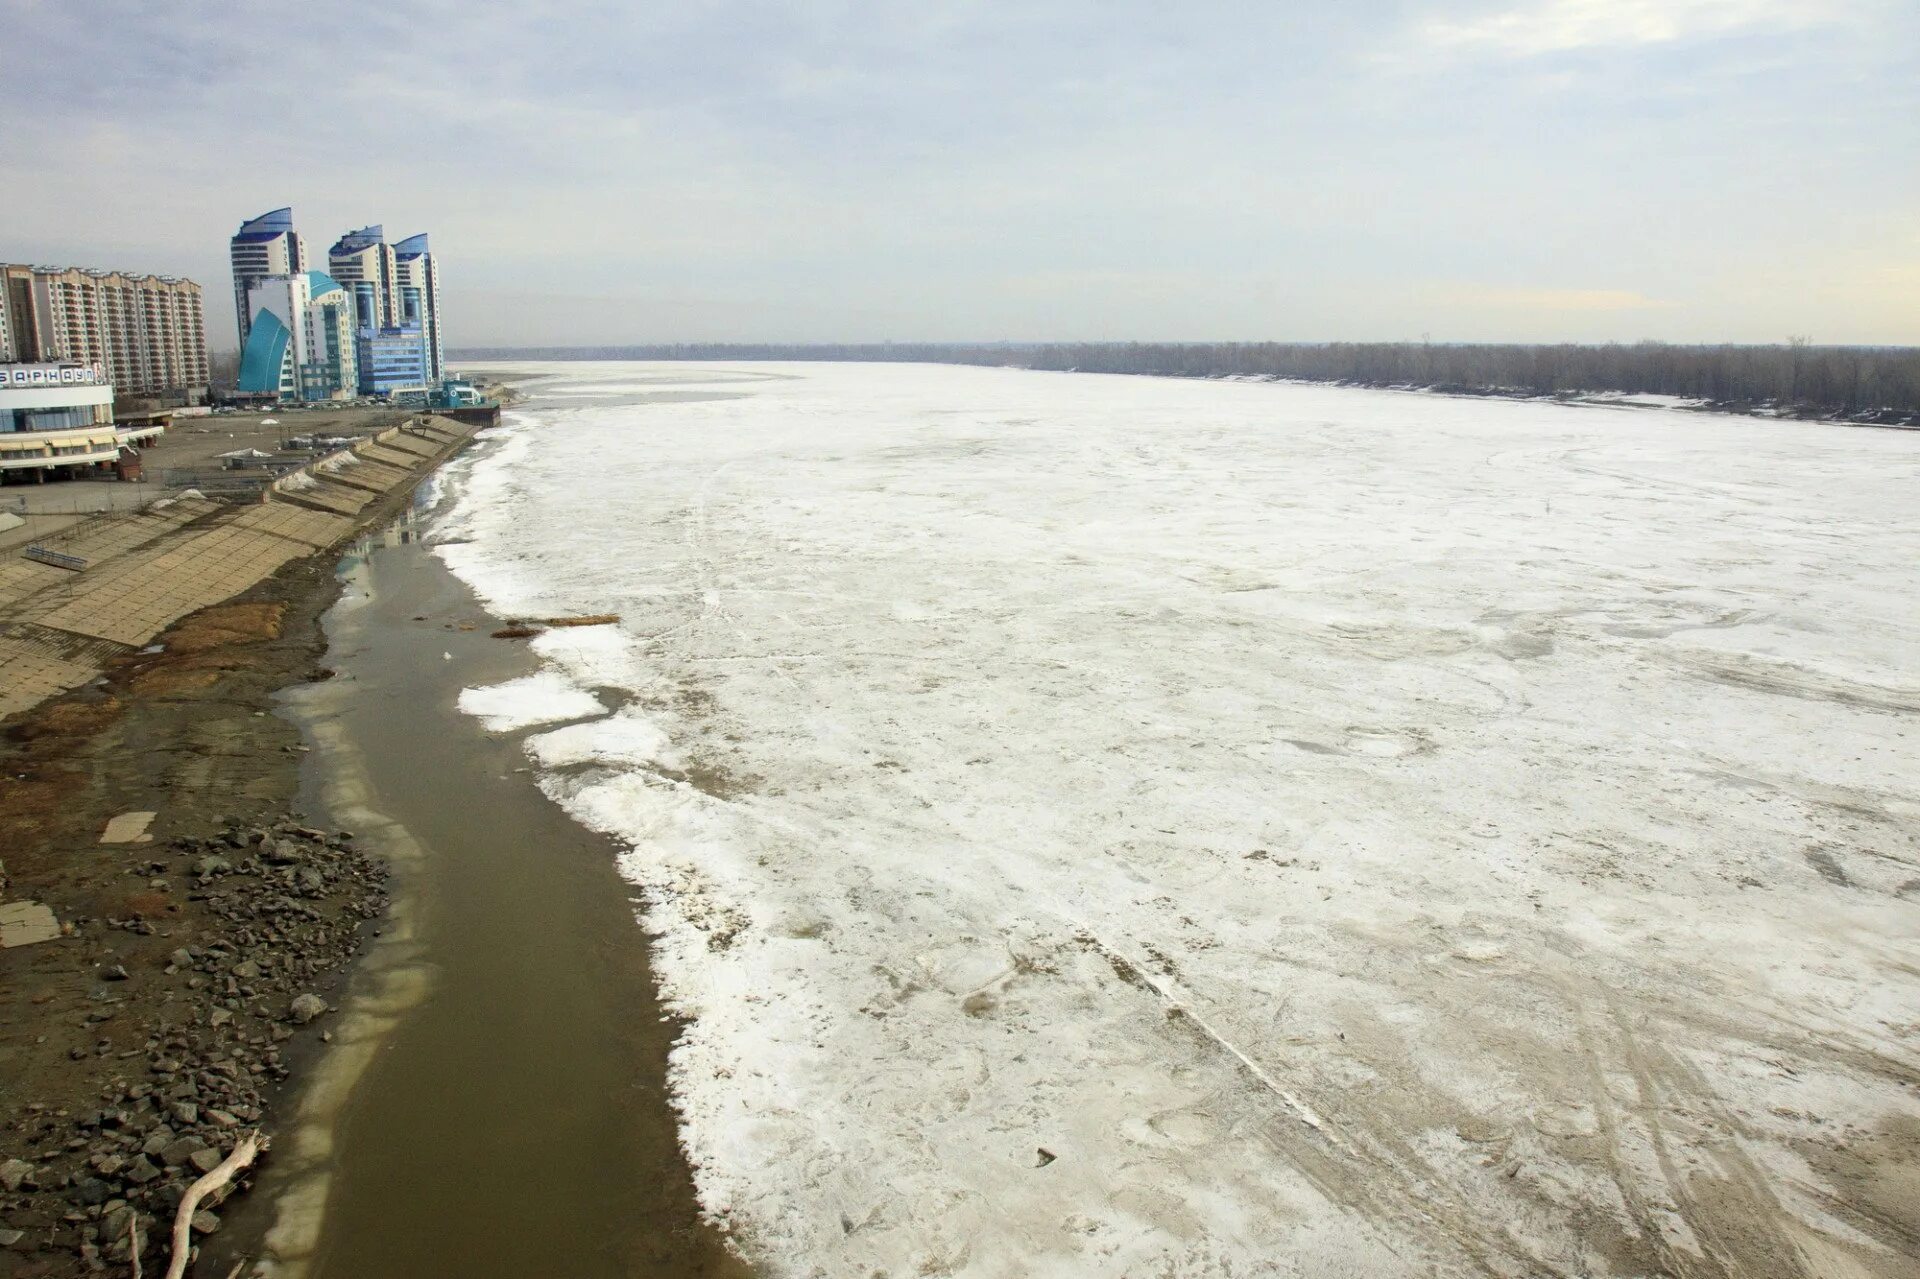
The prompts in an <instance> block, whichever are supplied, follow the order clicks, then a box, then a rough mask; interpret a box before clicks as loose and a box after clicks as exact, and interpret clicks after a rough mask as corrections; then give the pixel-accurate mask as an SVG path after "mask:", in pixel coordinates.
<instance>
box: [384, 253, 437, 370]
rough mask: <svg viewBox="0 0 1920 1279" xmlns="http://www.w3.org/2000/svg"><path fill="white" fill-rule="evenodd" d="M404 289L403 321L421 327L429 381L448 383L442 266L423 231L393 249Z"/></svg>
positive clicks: (401, 317) (401, 307)
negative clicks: (442, 332) (442, 318)
mask: <svg viewBox="0 0 1920 1279" xmlns="http://www.w3.org/2000/svg"><path fill="white" fill-rule="evenodd" d="M393 252H394V258H395V263H396V269H397V272H398V274H397V277H396V278H397V279H398V281H399V286H400V320H401V323H403V324H418V325H419V326H420V329H421V333H422V335H423V340H424V341H425V343H426V348H427V381H428V382H429V383H430V384H433V385H436V386H437V385H438V384H439V383H440V382H442V381H443V380H445V378H446V376H447V371H446V346H445V343H444V342H442V340H441V337H440V265H439V263H438V262H437V261H435V259H434V256H433V250H432V248H430V247H429V246H428V244H427V236H426V233H425V232H424V231H423V232H421V233H420V234H419V235H410V236H408V237H407V238H406V239H404V240H402V241H400V243H398V244H396V245H394V246H393Z"/></svg>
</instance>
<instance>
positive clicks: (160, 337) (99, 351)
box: [0, 263, 207, 403]
mask: <svg viewBox="0 0 1920 1279" xmlns="http://www.w3.org/2000/svg"><path fill="white" fill-rule="evenodd" d="M0 361H13V362H27V363H32V362H43V363H66V364H74V365H82V366H91V365H95V364H98V365H100V366H102V367H103V368H105V369H106V372H107V377H108V378H109V379H110V380H111V381H112V384H113V386H114V388H115V389H116V390H117V391H118V392H119V393H120V394H121V395H122V396H130V395H137V396H160V395H169V394H171V395H174V396H176V397H177V402H181V403H198V402H199V401H201V400H203V399H204V398H205V397H206V390H207V338H206V330H205V317H204V312H203V308H202V305H201V298H200V286H199V285H198V284H195V283H194V282H193V281H192V280H183V279H179V278H177V277H175V276H171V275H137V274H134V273H131V272H126V271H98V270H94V269H92V268H90V267H51V266H24V265H19V264H12V263H0Z"/></svg>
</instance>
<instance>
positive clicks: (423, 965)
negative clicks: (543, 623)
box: [203, 520, 747, 1279]
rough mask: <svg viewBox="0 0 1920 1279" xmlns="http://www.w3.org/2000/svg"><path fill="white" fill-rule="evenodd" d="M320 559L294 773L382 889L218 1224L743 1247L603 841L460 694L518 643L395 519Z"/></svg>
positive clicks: (383, 1259) (508, 669)
mask: <svg viewBox="0 0 1920 1279" xmlns="http://www.w3.org/2000/svg"><path fill="white" fill-rule="evenodd" d="M341 573H342V575H343V576H344V578H345V579H346V592H345V594H344V596H343V598H342V602H341V603H340V604H339V605H337V606H336V607H335V608H334V610H333V611H332V613H331V614H329V616H328V619H327V627H328V639H329V650H328V655H327V658H326V659H325V660H326V663H327V664H328V665H329V666H331V667H332V668H333V669H334V670H335V672H336V673H337V674H336V677H335V678H334V679H332V680H329V681H326V682H324V683H321V684H317V685H311V686H308V687H307V688H306V689H303V690H301V691H299V692H297V693H295V694H293V695H292V696H291V697H290V698H289V710H290V713H291V714H293V715H294V716H295V718H296V719H297V720H298V721H299V722H300V723H301V725H302V727H303V728H304V729H305V730H306V732H307V734H308V738H309V741H310V742H311V743H312V746H313V753H312V754H311V755H309V756H308V759H309V761H310V766H309V767H308V769H307V770H306V779H305V789H306V792H307V793H306V794H305V796H304V797H303V798H304V801H305V808H306V811H308V812H309V813H312V814H316V815H320V816H323V817H324V818H325V820H327V821H328V822H330V823H331V824H333V825H336V826H340V827H344V828H346V829H350V830H354V831H355V832H356V833H357V834H358V835H359V836H360V837H361V838H362V840H363V841H364V842H367V843H369V844H370V845H371V846H372V847H374V848H376V849H378V850H379V851H381V852H382V853H384V854H386V855H387V856H389V857H390V858H391V859H392V861H393V864H394V867H395V876H394V884H395V905H394V910H393V913H392V917H391V918H390V919H389V920H387V921H386V922H385V923H384V925H383V928H382V934H381V936H380V937H379V938H378V939H377V940H376V941H375V944H374V945H373V946H372V947H371V949H370V953H369V955H368V957H367V959H366V961H365V962H364V963H363V964H362V966H361V968H360V970H359V972H358V973H357V974H356V976H355V978H354V982H353V987H352V995H351V998H350V999H349V1000H347V1001H345V1003H344V1004H343V1007H342V1010H341V1013H340V1015H339V1017H338V1018H337V1024H336V1025H335V1028H334V1031H333V1042H332V1044H331V1045H330V1046H329V1047H328V1049H327V1050H326V1052H325V1053H324V1054H323V1055H322V1058H321V1059H320V1060H319V1061H318V1062H317V1063H315V1064H314V1066H313V1068H312V1069H311V1071H310V1073H309V1075H308V1078H307V1082H306V1083H305V1084H304V1086H303V1090H302V1092H301V1094H300V1095H299V1099H298V1109H297V1112H296V1113H297V1122H296V1123H294V1124H293V1125H290V1126H289V1127H287V1128H286V1129H283V1132H282V1134H281V1136H280V1138H279V1140H278V1144H277V1145H276V1147H275V1151H274V1157H273V1162H272V1166H271V1169H270V1171H269V1172H268V1173H267V1174H266V1175H265V1176H263V1178H262V1182H261V1186H260V1191H259V1192H257V1193H256V1194H254V1195H252V1196H249V1202H248V1203H247V1205H246V1206H245V1207H244V1208H241V1207H236V1210H235V1213H234V1215H233V1216H234V1219H233V1221H232V1222H231V1225H232V1226H233V1229H232V1230H231V1231H230V1232H228V1234H229V1237H230V1238H231V1239H232V1240H233V1241H234V1242H235V1243H238V1242H239V1241H241V1240H245V1239H247V1238H249V1237H251V1238H252V1239H255V1240H257V1239H259V1238H260V1237H261V1236H262V1235H263V1234H264V1235H265V1237H266V1240H267V1260H266V1262H265V1264H264V1265H263V1268H262V1269H263V1272H264V1273H269V1274H272V1275H273V1276H275V1277H276V1279H382V1277H385V1276H391V1277H392V1279H401V1277H402V1276H404V1277H406V1279H434V1277H436V1276H445V1277H446V1279H454V1277H455V1276H459V1277H460V1279H487V1277H489V1276H499V1277H501V1279H506V1277H507V1276H513V1277H514V1279H527V1277H530V1276H543V1275H555V1276H568V1277H569V1279H593V1277H596V1276H605V1277H607V1279H614V1277H615V1276H619V1277H621V1279H635V1277H647V1276H661V1277H665V1276H723V1275H729V1276H730V1275H744V1274H746V1273H747V1271H746V1269H745V1267H743V1266H742V1265H741V1264H740V1263H739V1262H738V1261H737V1259H735V1258H734V1257H733V1256H732V1255H731V1254H729V1253H728V1252H727V1251H726V1249H725V1248H724V1246H723V1245H722V1243H721V1242H720V1240H719V1237H718V1235H717V1234H716V1233H715V1232H714V1231H712V1230H711V1229H709V1228H707V1227H706V1226H704V1225H703V1224H701V1223H700V1221H699V1218H698V1214H697V1210H696V1206H695V1202H694V1197H693V1187H692V1182H691V1178H690V1175H689V1173H688V1170H687V1166H686V1163H685V1160H684V1158H683V1156H682V1154H681V1151H680V1149H679V1146H678V1144H677V1141H676V1133H675V1125H674V1119H673V1115H672V1112H671V1110H670V1109H669V1106H668V1100H667V1091H666V1077H665V1076H666V1059H667V1053H668V1051H669V1049H670V1048H671V1046H672V1042H673V1037H674V1034H675V1029H676V1028H675V1026H674V1025H673V1024H672V1023H671V1022H670V1021H667V1020H664V1019H663V1015H662V1013H661V1010H660V1008H659V1006H658V1005H657V1003H656V1002H655V999H654V996H653V983H652V980H651V976H650V974H649V972H648V966H647V953H646V936H645V934H644V933H643V932H642V931H641V930H640V928H639V927H638V926H637V925H636V924H635V922H634V918H633V909H632V904H631V902H630V897H631V892H632V890H631V889H630V887H629V886H628V885H627V884H625V883H624V882H623V881H622V880H621V879H620V877H619V876H618V874H617V873H616V871H615V865H614V860H615V852H616V850H615V849H614V848H613V846H612V845H611V844H610V842H609V841H607V840H606V839H604V838H602V837H600V836H598V835H595V834H593V833H592V832H589V831H587V830H585V829H583V828H581V827H579V826H577V825H575V824H574V823H573V822H572V821H570V820H568V819H567V818H566V817H565V816H564V815H563V814H562V813H561V812H560V810H559V809H558V808H556V807H555V806H554V805H553V804H552V803H551V802H550V801H549V800H548V799H547V798H546V797H545V796H544V795H542V794H541V793H540V791H539V790H538V789H537V788H536V787H535V785H534V784H533V782H532V780H531V775H530V774H529V773H528V772H527V770H526V760H525V759H524V757H523V756H522V754H521V750H520V746H519V734H500V735H489V734H487V733H485V732H484V731H483V730H482V729H481V728H480V726H479V724H478V723H477V722H476V721H474V720H473V719H471V718H469V717H467V716H465V715H462V714H461V713H460V712H459V711H458V710H457V709H456V707H455V701H456V699H457V697H458V695H459V693H460V690H461V689H462V688H464V687H467V686H470V685H474V684H484V683H490V682H495V681H499V680H503V679H508V678H512V677H513V676H515V675H518V674H523V673H525V672H526V671H527V670H529V669H531V667H532V665H533V663H532V660H531V658H530V657H529V655H528V654H527V653H526V652H525V650H524V648H522V647H521V646H520V645H519V644H517V643H515V642H513V641H507V640H499V639H494V638H492V637H491V636H490V635H489V632H490V631H492V630H493V629H495V628H496V627H497V626H498V625H499V623H498V622H496V621H494V620H493V619H490V618H489V617H487V615H486V614H485V612H484V611H483V610H482V609H481V607H480V606H479V605H478V603H477V602H476V601H475V600H474V598H473V596H472V595H471V593H469V592H468V590H467V589H466V587H465V586H464V585H463V584H462V583H460V582H459V581H458V580H457V579H456V578H455V577H453V575H452V574H451V573H449V572H447V571H446V569H445V568H444V567H443V566H442V565H441V564H440V562H439V561H438V560H437V559H436V558H434V556H433V555H432V553H431V552H430V551H429V550H428V549H427V548H426V547H424V546H423V545H421V544H420V543H419V542H418V541H417V540H415V535H414V532H413V529H412V525H411V523H410V522H409V521H407V520H403V521H401V522H400V523H399V524H398V525H396V526H395V527H394V528H392V529H389V530H387V531H386V532H385V533H384V534H382V535H379V536H376V537H374V538H370V539H367V540H366V541H364V542H362V543H361V544H360V545H359V546H357V547H355V548H354V550H353V551H352V552H350V553H349V555H348V556H347V557H346V558H345V559H344V560H343V561H342V565H341ZM249 1217H251V1218H252V1220H248V1218H249ZM229 1246H231V1245H229ZM219 1252H220V1249H218V1248H215V1249H212V1250H210V1254H209V1257H208V1258H207V1259H206V1260H205V1261H204V1262H203V1265H205V1266H208V1267H209V1268H210V1269H211V1271H212V1272H213V1273H224V1272H225V1269H226V1267H227V1266H228V1265H229V1264H231V1262H230V1261H229V1260H227V1259H226V1258H224V1257H221V1256H219V1255H217V1254H218V1253H219Z"/></svg>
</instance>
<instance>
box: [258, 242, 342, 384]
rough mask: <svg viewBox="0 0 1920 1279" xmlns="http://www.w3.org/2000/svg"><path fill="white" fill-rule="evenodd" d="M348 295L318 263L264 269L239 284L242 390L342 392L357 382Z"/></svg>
mask: <svg viewBox="0 0 1920 1279" xmlns="http://www.w3.org/2000/svg"><path fill="white" fill-rule="evenodd" d="M358 332H359V325H358V314H357V310H356V306H355V299H354V297H353V295H352V294H351V293H349V292H348V291H347V290H346V289H345V288H344V287H342V286H341V285H340V283H339V282H338V281H336V280H334V279H333V277H331V276H329V275H327V274H326V273H325V272H323V271H302V272H300V273H299V274H297V275H269V276H263V277H261V278H259V279H256V280H254V281H253V282H252V284H251V285H250V286H249V287H248V290H247V343H246V345H245V346H244V347H242V348H241V350H240V378H239V385H238V389H239V391H240V393H241V394H242V395H251V396H272V397H273V398H275V399H278V400H285V401H311V400H342V399H350V398H352V396H353V395H354V394H356V392H357V391H358V390H359V387H360V381H361V378H360V368H359V349H358V348H359V343H358V341H357V335H358Z"/></svg>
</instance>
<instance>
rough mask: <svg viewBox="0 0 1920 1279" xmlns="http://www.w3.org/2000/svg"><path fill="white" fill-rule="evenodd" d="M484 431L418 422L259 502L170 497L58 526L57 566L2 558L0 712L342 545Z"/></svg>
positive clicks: (36, 699)
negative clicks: (369, 517)
mask: <svg viewBox="0 0 1920 1279" xmlns="http://www.w3.org/2000/svg"><path fill="white" fill-rule="evenodd" d="M476 429H477V428H474V427H469V426H465V425H462V424H461V423H458V422H452V421H449V420H447V419H444V418H437V417H430V418H426V419H416V420H415V421H413V422H410V423H408V424H407V425H405V426H400V427H395V428H393V429H392V430H389V431H383V432H382V433H381V434H379V435H377V436H374V437H373V438H371V439H369V440H367V441H364V442H362V443H360V444H358V445H356V446H354V447H353V448H352V449H351V450H347V451H343V452H341V453H336V454H332V455H330V456H328V457H326V458H322V459H321V460H319V461H318V462H315V463H314V464H313V465H312V466H309V467H304V468H302V469H301V470H300V471H297V472H295V473H294V474H293V475H290V476H286V477H283V478H282V479H281V480H279V481H277V482H276V483H275V484H274V486H273V488H271V489H270V490H268V492H267V494H266V495H265V500H264V501H261V502H256V503H250V504H247V505H244V506H235V505H228V504H225V503H221V502H213V501H208V500H206V499H205V498H199V497H182V498H176V499H174V500H172V501H168V502H163V503H156V504H155V505H153V506H150V507H148V508H147V509H145V510H143V511H140V512H137V513H134V514H128V515H118V514H113V515H102V516H98V517H96V518H93V519H89V520H86V521H83V522H82V523H80V524H76V525H74V526H72V527H71V528H67V529H63V530H62V531H61V532H60V533H59V534H58V535H56V536H54V537H50V538H47V539H45V541H44V542H42V543H39V544H38V545H39V546H40V547H42V548H44V550H45V551H47V552H51V553H52V554H50V555H48V556H46V557H45V558H46V559H53V560H56V561H57V562H54V563H48V562H44V560H43V559H36V558H32V557H30V556H29V553H28V551H27V550H26V549H25V548H18V549H15V550H13V551H11V552H8V553H7V554H6V555H4V556H0V718H5V717H6V716H9V715H14V714H18V713H19V712H20V711H23V710H26V709H28V708H29V707H32V706H35V705H37V704H39V703H40V702H42V701H44V700H45V699H47V698H49V697H52V696H53V695H55V694H57V693H62V692H65V691H66V690H68V689H71V688H77V687H79V686H80V685H82V684H84V683H86V682H87V681H88V680H90V679H92V678H93V677H94V676H95V675H96V674H98V673H99V671H100V669H101V668H102V667H103V666H104V665H105V664H106V663H107V662H108V661H110V660H111V659H112V658H114V657H116V656H118V655H120V654H122V653H126V652H130V651H132V650H134V649H137V648H139V647H141V646H142V645H144V644H147V643H149V642H150V641H151V640H152V639H153V638H154V637H155V636H156V635H158V634H159V633H160V632H161V631H163V630H165V629H166V628H167V627H168V626H171V625H172V624H173V623H174V622H176V621H178V620H179V619H180V618H182V617H185V616H186V615H187V614H189V613H193V612H196V611H198V610H200V609H203V608H206V607H207V606H208V605H211V604H218V603H220V602H221V601H222V600H225V599H229V598H231V597H232V596H235V595H238V594H239V593H240V592H242V591H244V590H246V589H247V588H248V587H250V586H252V585H254V584H255V583H256V582H259V581H262V580H264V579H265V578H267V577H268V576H270V575H271V574H272V573H273V572H274V571H275V570H276V569H278V568H279V567H280V566H281V565H283V564H285V563H287V562H288V561H289V560H295V559H300V558H302V557H304V556H308V555H312V554H314V553H315V552H318V551H323V550H326V549H327V548H328V547H331V546H334V545H336V544H338V543H339V542H341V541H342V540H344V539H345V538H346V537H347V536H348V535H349V534H351V533H353V532H355V531H357V530H358V529H359V527H360V526H361V523H362V519H361V517H362V515H363V514H364V513H365V512H366V511H367V510H368V508H370V507H372V506H374V505H375V504H376V503H378V502H379V500H380V499H381V498H382V497H384V496H386V495H387V494H388V493H390V492H393V491H394V490H396V489H398V488H400V487H402V486H403V485H406V484H410V483H412V482H413V481H414V480H415V479H417V478H418V477H419V476H420V475H421V474H422V473H423V472H424V471H426V470H429V469H431V468H432V467H433V466H435V465H437V464H438V463H440V462H441V461H444V460H445V459H446V458H447V457H448V456H450V455H451V454H452V453H453V452H455V451H456V450H457V449H458V448H459V447H460V446H461V445H462V444H464V443H465V442H466V441H467V440H468V439H469V438H471V437H472V435H473V432H474V431H475V430H476ZM63 565H67V567H63ZM72 566H77V567H72Z"/></svg>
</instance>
